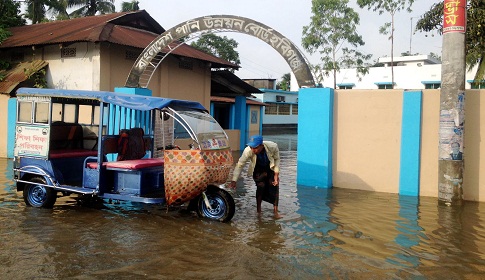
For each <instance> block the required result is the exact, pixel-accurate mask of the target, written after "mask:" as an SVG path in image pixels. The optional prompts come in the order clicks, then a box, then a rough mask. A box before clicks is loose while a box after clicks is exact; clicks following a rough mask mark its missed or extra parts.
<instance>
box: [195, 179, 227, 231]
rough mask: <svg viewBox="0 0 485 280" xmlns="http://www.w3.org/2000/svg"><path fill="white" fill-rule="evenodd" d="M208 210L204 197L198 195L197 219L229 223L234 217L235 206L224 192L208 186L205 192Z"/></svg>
mask: <svg viewBox="0 0 485 280" xmlns="http://www.w3.org/2000/svg"><path fill="white" fill-rule="evenodd" d="M205 195H206V197H207V200H208V201H209V204H210V208H209V207H207V205H206V203H205V200H204V196H203V195H200V196H199V197H198V201H197V214H198V215H199V217H204V218H208V219H211V220H218V221H220V222H224V223H225V222H229V221H230V220H231V219H232V217H234V212H235V211H236V204H235V203H234V199H233V198H232V196H231V195H230V194H229V193H228V192H227V191H225V190H223V189H220V188H218V187H215V186H209V187H208V188H207V190H206V191H205Z"/></svg>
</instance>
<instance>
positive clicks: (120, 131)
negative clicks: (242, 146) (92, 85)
mask: <svg viewBox="0 0 485 280" xmlns="http://www.w3.org/2000/svg"><path fill="white" fill-rule="evenodd" d="M181 147H182V148H181ZM232 163H233V158H232V153H231V149H230V146H229V139H228V137H227V134H226V133H225V131H224V130H223V129H222V128H221V126H220V125H219V124H218V123H217V121H216V120H215V119H214V118H213V117H212V116H211V115H210V114H209V113H208V112H207V110H206V109H205V108H204V107H203V106H202V105H201V104H200V103H198V102H193V101H185V100H176V99H167V98H160V97H152V96H143V95H134V94H123V93H115V92H105V91H81V90H62V89H38V88H20V89H18V90H17V120H16V134H15V150H14V180H15V181H16V185H17V191H22V192H23V198H24V201H25V203H26V204H27V205H28V206H33V207H43V208H52V207H53V206H54V204H55V202H56V199H57V197H58V195H71V194H78V195H80V197H95V198H100V199H102V200H103V201H104V200H109V201H123V200H125V201H133V202H142V203H156V204H164V205H167V206H171V205H183V206H187V208H188V209H189V210H195V211H196V212H197V214H198V215H199V216H201V217H205V218H209V219H213V220H219V221H222V222H227V221H230V220H231V219H232V217H233V216H234V212H235V203H234V199H233V198H232V196H231V194H230V193H229V192H228V191H226V190H225V189H224V183H226V180H227V177H228V176H229V173H230V170H231V168H232Z"/></svg>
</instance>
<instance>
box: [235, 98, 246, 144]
mask: <svg viewBox="0 0 485 280" xmlns="http://www.w3.org/2000/svg"><path fill="white" fill-rule="evenodd" d="M234 106H235V108H234V109H235V110H234V111H235V119H234V128H235V129H239V131H240V133H241V134H240V137H239V148H240V150H244V148H245V147H246V142H247V141H248V138H249V135H247V134H248V116H247V108H246V97H244V96H236V100H235V104H234Z"/></svg>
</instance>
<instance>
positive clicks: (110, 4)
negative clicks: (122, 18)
mask: <svg viewBox="0 0 485 280" xmlns="http://www.w3.org/2000/svg"><path fill="white" fill-rule="evenodd" d="M67 2H68V6H67V7H68V8H77V9H76V10H74V11H73V12H71V13H70V14H69V15H70V16H71V17H85V16H94V15H96V13H98V12H99V13H100V14H109V13H114V12H115V5H114V0H68V1H67Z"/></svg>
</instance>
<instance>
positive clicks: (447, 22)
mask: <svg viewBox="0 0 485 280" xmlns="http://www.w3.org/2000/svg"><path fill="white" fill-rule="evenodd" d="M465 30H466V0H445V2H444V10H443V34H444V33H449V32H460V33H465Z"/></svg>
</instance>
